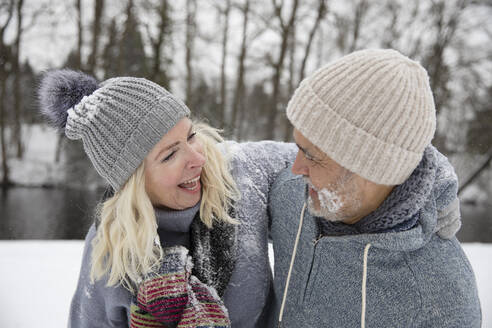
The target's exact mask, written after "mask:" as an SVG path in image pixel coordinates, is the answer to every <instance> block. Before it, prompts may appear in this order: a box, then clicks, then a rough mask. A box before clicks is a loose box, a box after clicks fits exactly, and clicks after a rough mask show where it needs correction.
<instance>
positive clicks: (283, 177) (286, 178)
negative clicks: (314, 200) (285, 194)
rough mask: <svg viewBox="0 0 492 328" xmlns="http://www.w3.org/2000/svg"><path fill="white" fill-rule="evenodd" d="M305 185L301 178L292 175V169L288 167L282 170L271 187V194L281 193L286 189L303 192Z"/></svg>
mask: <svg viewBox="0 0 492 328" xmlns="http://www.w3.org/2000/svg"><path fill="white" fill-rule="evenodd" d="M304 186H305V183H304V181H303V179H302V176H300V175H296V174H293V173H292V168H291V167H288V168H286V169H283V170H282V171H280V173H279V174H278V176H277V178H276V179H275V181H274V183H273V185H272V192H276V193H278V192H282V191H283V190H284V189H286V188H296V190H299V191H301V193H302V192H303V189H304Z"/></svg>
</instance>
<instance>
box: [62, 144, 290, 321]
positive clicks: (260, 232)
mask: <svg viewBox="0 0 492 328" xmlns="http://www.w3.org/2000/svg"><path fill="white" fill-rule="evenodd" d="M219 146H220V147H221V149H222V150H223V151H224V153H225V154H229V156H230V169H231V173H232V175H233V177H234V179H235V181H236V183H237V185H238V187H239V190H240V191H241V200H239V201H238V202H237V203H236V208H235V209H236V213H237V218H238V219H239V221H240V223H241V224H240V225H239V227H238V240H237V242H238V245H237V247H238V251H237V259H236V265H235V268H234V271H233V272H232V276H231V279H230V281H229V284H228V286H227V288H226V290H225V294H224V297H223V299H224V303H225V306H226V308H227V309H228V311H229V317H230V319H231V323H232V327H234V328H236V327H266V320H265V315H266V311H267V310H268V304H267V303H268V302H267V301H268V297H269V294H270V292H271V290H272V286H271V285H272V277H271V272H270V266H269V260H268V247H267V246H268V215H267V204H268V193H269V190H270V187H271V185H272V184H273V181H274V180H275V178H276V176H277V174H278V173H279V172H280V171H281V170H282V169H283V168H285V167H287V166H288V165H290V163H292V162H293V160H294V158H295V154H296V152H297V148H296V147H295V145H293V144H285V143H278V142H269V141H263V142H251V143H240V144H238V143H234V142H227V143H225V144H222V145H219ZM160 226H161V225H160ZM185 228H186V227H185ZM160 230H161V229H160ZM176 230H183V227H179V228H177V229H176ZM163 233H165V234H167V236H168V237H169V233H170V232H169V229H165V230H161V231H160V232H159V234H160V235H161V234H163ZM171 234H172V233H171ZM94 236H95V227H94V226H93V227H91V229H90V230H89V232H88V234H87V237H86V242H85V249H84V255H83V261H82V267H81V271H80V276H79V281H78V285H77V289H76V291H75V295H74V297H73V300H72V304H71V307H70V318H69V327H73V328H76V327H128V317H129V313H130V311H129V306H130V302H131V294H130V293H129V292H128V291H127V290H126V289H124V288H123V287H121V286H116V287H106V286H105V283H106V281H105V279H102V280H100V281H97V282H95V283H94V284H91V283H90V280H89V272H90V254H91V241H92V239H93V238H94ZM182 237H183V236H179V240H182V241H183V242H182V243H184V244H186V243H187V241H186V239H183V238H182ZM162 239H166V238H162ZM167 239H168V240H169V238H167Z"/></svg>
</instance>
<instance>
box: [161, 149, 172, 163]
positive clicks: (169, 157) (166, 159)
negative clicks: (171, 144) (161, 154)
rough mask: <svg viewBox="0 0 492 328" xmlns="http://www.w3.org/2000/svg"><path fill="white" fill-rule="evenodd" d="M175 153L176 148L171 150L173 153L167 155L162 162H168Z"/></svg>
mask: <svg viewBox="0 0 492 328" xmlns="http://www.w3.org/2000/svg"><path fill="white" fill-rule="evenodd" d="M174 154H176V151H175V150H173V151H172V152H171V154H169V155H167V156H166V157H165V158H164V159H163V160H162V161H161V162H167V161H168V160H170V159H171V158H172V157H173V155H174Z"/></svg>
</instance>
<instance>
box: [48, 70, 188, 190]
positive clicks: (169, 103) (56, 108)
mask: <svg viewBox="0 0 492 328" xmlns="http://www.w3.org/2000/svg"><path fill="white" fill-rule="evenodd" d="M39 100H40V105H41V112H42V113H43V114H45V115H46V116H47V117H48V119H49V120H50V121H51V122H52V123H54V124H55V125H56V126H57V127H58V128H60V129H63V128H64V131H65V134H66V136H67V137H68V138H69V139H72V140H77V139H82V142H83V145H84V150H85V152H86V153H87V155H88V156H89V158H90V160H91V162H92V164H93V165H94V167H95V169H96V170H97V172H98V173H99V174H100V175H101V176H102V177H103V178H105V179H106V180H107V181H108V182H109V184H110V185H111V186H112V187H113V188H114V190H116V191H117V190H119V189H120V188H121V187H122V186H123V185H124V184H125V182H126V181H127V180H128V178H129V177H130V176H131V175H132V174H133V173H134V172H135V170H136V169H137V168H138V166H139V165H140V164H141V163H142V161H143V160H144V158H145V157H146V156H147V154H148V152H149V151H150V150H151V149H152V148H153V147H154V145H156V144H157V143H158V142H159V141H160V140H161V138H162V136H163V135H164V134H166V133H167V132H168V131H169V130H170V129H171V128H172V127H173V126H174V125H176V123H177V122H178V121H179V120H181V119H182V118H183V117H186V116H189V115H190V110H189V109H188V107H186V105H185V104H184V103H183V102H181V101H180V100H179V99H178V98H176V97H174V96H173V95H172V94H171V93H169V92H168V91H167V90H166V89H164V88H163V87H161V86H159V85H157V84H155V83H153V82H151V81H148V80H146V79H143V78H134V77H118V78H112V79H109V80H106V81H104V82H102V83H101V84H98V83H97V81H96V80H95V79H94V78H92V77H90V76H88V75H85V74H83V73H81V72H75V71H70V70H55V71H50V72H48V73H46V74H45V75H44V77H43V79H42V81H41V86H40V89H39Z"/></svg>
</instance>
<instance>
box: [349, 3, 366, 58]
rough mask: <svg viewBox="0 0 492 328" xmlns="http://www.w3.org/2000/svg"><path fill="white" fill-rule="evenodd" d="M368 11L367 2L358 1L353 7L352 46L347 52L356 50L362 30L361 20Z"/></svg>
mask: <svg viewBox="0 0 492 328" xmlns="http://www.w3.org/2000/svg"><path fill="white" fill-rule="evenodd" d="M368 9H369V3H368V0H359V2H357V4H356V6H355V13H354V20H353V31H352V32H353V33H352V44H351V45H350V47H349V52H352V51H354V50H356V49H357V42H358V40H359V37H360V31H361V29H362V24H363V19H364V17H365V15H366V13H367V10H368Z"/></svg>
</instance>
